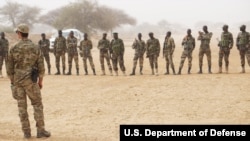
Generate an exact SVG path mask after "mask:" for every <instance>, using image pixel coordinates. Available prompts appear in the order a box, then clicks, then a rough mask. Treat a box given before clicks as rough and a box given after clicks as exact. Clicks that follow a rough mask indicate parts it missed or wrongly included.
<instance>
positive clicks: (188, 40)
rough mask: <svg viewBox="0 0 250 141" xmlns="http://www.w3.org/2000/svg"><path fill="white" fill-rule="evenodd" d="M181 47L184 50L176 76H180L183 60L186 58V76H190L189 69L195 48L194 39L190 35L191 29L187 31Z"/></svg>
mask: <svg viewBox="0 0 250 141" xmlns="http://www.w3.org/2000/svg"><path fill="white" fill-rule="evenodd" d="M182 46H183V47H184V50H183V52H182V55H181V62H180V67H179V72H178V74H179V75H180V74H181V69H182V67H183V64H184V62H185V59H186V58H188V74H191V72H190V71H191V68H192V58H193V57H192V53H193V50H194V48H195V38H194V37H193V36H192V35H191V29H188V30H187V35H186V36H185V37H184V39H183V40H182Z"/></svg>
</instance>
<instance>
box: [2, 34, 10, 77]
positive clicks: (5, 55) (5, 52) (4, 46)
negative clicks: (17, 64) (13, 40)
mask: <svg viewBox="0 0 250 141" xmlns="http://www.w3.org/2000/svg"><path fill="white" fill-rule="evenodd" d="M8 51H9V41H8V40H7V39H5V38H4V39H3V38H1V39H0V76H2V67H3V62H4V61H5V66H6V65H7V64H6V62H7V58H8Z"/></svg>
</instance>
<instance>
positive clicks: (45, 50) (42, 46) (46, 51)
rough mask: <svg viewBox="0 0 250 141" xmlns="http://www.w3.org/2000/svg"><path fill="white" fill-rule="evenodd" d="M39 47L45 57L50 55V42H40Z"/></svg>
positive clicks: (46, 40)
mask: <svg viewBox="0 0 250 141" xmlns="http://www.w3.org/2000/svg"><path fill="white" fill-rule="evenodd" d="M38 45H39V47H40V49H41V51H42V53H43V55H48V54H49V46H50V42H49V40H48V39H45V40H43V39H42V40H40V41H39V42H38Z"/></svg>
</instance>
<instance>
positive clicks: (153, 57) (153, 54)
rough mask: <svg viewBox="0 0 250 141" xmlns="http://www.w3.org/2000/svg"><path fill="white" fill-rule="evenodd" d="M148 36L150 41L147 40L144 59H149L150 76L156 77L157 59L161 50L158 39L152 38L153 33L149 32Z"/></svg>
mask: <svg viewBox="0 0 250 141" xmlns="http://www.w3.org/2000/svg"><path fill="white" fill-rule="evenodd" d="M148 35H149V37H150V39H148V40H147V44H146V55H147V56H146V57H147V58H148V59H149V64H150V67H151V70H152V75H158V57H159V55H160V50H161V48H160V42H159V40H158V39H156V38H154V34H153V32H150V33H149V34H148ZM154 69H155V72H154Z"/></svg>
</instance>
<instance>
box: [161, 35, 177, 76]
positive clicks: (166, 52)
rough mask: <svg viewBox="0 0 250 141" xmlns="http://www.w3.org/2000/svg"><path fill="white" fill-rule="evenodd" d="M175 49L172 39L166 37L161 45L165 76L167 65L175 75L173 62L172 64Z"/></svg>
mask: <svg viewBox="0 0 250 141" xmlns="http://www.w3.org/2000/svg"><path fill="white" fill-rule="evenodd" d="M174 49H175V43H174V39H173V38H172V37H166V39H165V41H164V44H163V57H165V59H166V70H167V72H166V73H165V74H169V64H170V65H171V68H172V70H173V74H175V68H174V62H173V53H174Z"/></svg>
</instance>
